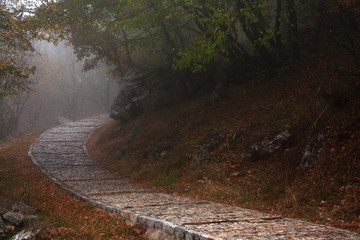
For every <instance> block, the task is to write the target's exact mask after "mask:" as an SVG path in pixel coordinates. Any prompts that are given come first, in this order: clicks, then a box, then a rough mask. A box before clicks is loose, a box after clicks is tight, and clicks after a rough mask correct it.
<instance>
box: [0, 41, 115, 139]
mask: <svg viewBox="0 0 360 240" xmlns="http://www.w3.org/2000/svg"><path fill="white" fill-rule="evenodd" d="M35 48H36V53H35V54H32V56H29V57H28V59H27V60H26V62H27V64H29V65H30V66H36V71H35V74H34V75H32V76H31V77H30V79H29V81H30V85H29V89H28V90H27V91H24V92H19V93H18V95H16V96H8V97H7V98H5V100H4V101H3V103H2V105H1V106H0V108H1V109H0V110H1V111H0V112H1V116H0V122H1V125H2V127H1V132H0V135H3V136H4V135H9V134H10V135H18V134H24V133H28V132H34V131H41V130H45V129H48V128H50V127H53V126H55V125H58V124H59V121H58V118H59V117H63V118H67V119H70V120H78V119H81V118H85V117H88V116H92V115H96V114H100V113H104V112H108V111H109V107H110V104H111V102H112V101H113V99H114V98H115V96H116V94H117V88H118V87H117V85H118V84H117V83H116V81H115V80H114V78H113V77H112V75H111V73H110V72H111V71H110V69H109V68H108V67H106V66H98V67H97V68H96V69H94V70H89V71H86V72H85V71H82V68H83V63H82V62H77V59H76V56H75V54H74V52H73V48H72V47H71V45H70V46H69V45H68V44H66V43H64V42H60V43H59V44H58V45H57V46H55V45H54V44H53V43H48V42H46V41H41V42H37V43H35Z"/></svg>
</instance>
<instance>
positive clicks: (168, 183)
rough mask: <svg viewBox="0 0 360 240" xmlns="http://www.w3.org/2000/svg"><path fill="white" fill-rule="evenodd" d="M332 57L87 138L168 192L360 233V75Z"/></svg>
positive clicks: (104, 156)
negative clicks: (350, 72)
mask: <svg viewBox="0 0 360 240" xmlns="http://www.w3.org/2000/svg"><path fill="white" fill-rule="evenodd" d="M328 64H330V63H327V62H326V61H324V62H323V65H316V66H314V67H304V68H301V69H302V70H294V71H284V73H283V74H282V75H278V77H277V78H275V79H272V80H269V79H265V78H264V77H262V78H260V77H258V78H254V79H258V80H254V79H251V80H252V81H246V83H239V82H238V83H237V84H230V85H229V87H228V88H226V90H222V91H218V90H219V89H217V91H215V92H213V93H212V94H204V95H201V96H198V97H195V98H192V99H190V100H187V101H185V102H183V103H180V104H177V105H174V106H167V107H163V108H162V109H160V110H156V111H150V112H147V113H145V114H143V115H140V116H139V117H137V118H135V119H132V120H129V121H126V122H124V121H123V122H115V121H113V122H110V123H108V124H107V125H106V126H104V127H103V128H102V129H100V130H98V131H97V133H96V134H95V135H94V137H93V138H92V139H91V141H90V143H89V144H90V145H89V147H90V149H91V150H92V154H93V155H94V156H95V157H96V158H97V159H98V161H100V162H101V164H102V165H103V166H105V167H107V168H109V169H110V170H111V171H113V172H114V173H116V174H119V175H120V176H123V177H125V178H128V179H131V180H132V181H135V182H138V183H140V184H143V185H147V186H150V187H153V188H155V189H158V190H161V191H166V192H171V193H175V194H179V195H186V196H193V197H198V198H203V199H210V200H214V201H220V202H225V203H229V204H232V205H237V206H242V207H247V208H253V209H259V210H263V211H267V212H271V213H278V214H282V215H285V216H291V217H297V218H300V219H305V220H310V221H314V222H317V223H322V224H326V225H331V226H336V227H341V228H344V229H349V230H353V231H357V232H360V201H359V200H360V152H359V150H360V148H359V146H360V111H359V109H360V108H359V107H360V105H359V103H360V101H359V92H360V91H359V85H358V84H359V82H358V80H357V78H356V77H351V76H350V75H344V74H343V73H340V72H338V71H335V70H334V71H328V70H326V74H324V71H323V70H324V66H326V69H335V68H331V66H330V65H328ZM220 93H221V94H220ZM214 96H215V97H214Z"/></svg>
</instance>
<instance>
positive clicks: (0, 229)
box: [0, 217, 6, 238]
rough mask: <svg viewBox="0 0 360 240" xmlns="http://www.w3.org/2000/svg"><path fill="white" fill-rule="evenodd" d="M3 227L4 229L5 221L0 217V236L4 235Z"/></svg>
mask: <svg viewBox="0 0 360 240" xmlns="http://www.w3.org/2000/svg"><path fill="white" fill-rule="evenodd" d="M5 229H6V226H5V223H4V221H3V220H2V218H1V217H0V238H2V237H4V236H5Z"/></svg>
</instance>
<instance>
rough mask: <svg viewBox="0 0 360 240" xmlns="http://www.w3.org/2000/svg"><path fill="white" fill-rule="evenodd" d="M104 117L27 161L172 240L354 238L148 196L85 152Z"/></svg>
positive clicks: (69, 128) (66, 132)
mask: <svg viewBox="0 0 360 240" xmlns="http://www.w3.org/2000/svg"><path fill="white" fill-rule="evenodd" d="M108 120H109V119H108V117H107V116H106V115H100V116H97V117H93V118H90V119H86V120H82V121H78V122H69V123H65V124H63V125H60V126H58V127H56V128H53V129H50V130H48V131H47V132H45V133H44V134H43V135H42V136H41V137H40V138H39V139H38V140H37V142H36V143H35V144H34V145H33V146H32V147H31V148H30V151H29V155H30V157H31V158H32V160H33V162H34V163H35V164H37V165H38V166H39V167H40V168H41V170H42V171H43V172H44V173H45V174H46V175H47V176H48V177H50V178H51V179H52V180H53V181H54V182H55V183H56V184H57V185H59V187H61V188H62V189H64V190H66V191H67V192H68V193H69V194H71V195H72V196H73V197H76V198H79V199H83V200H85V201H88V202H89V203H90V204H92V205H94V206H95V207H98V208H101V209H104V210H105V211H107V212H109V213H114V214H117V215H119V216H121V217H123V218H125V219H127V221H128V222H129V223H139V224H140V225H143V226H144V227H146V228H148V229H159V230H162V231H163V232H165V233H167V235H168V236H172V237H173V238H174V239H186V240H205V239H214V240H215V239H216V240H219V239H359V240H360V237H359V235H358V234H356V233H352V232H349V231H345V230H340V229H336V228H331V227H326V226H321V225H316V224H313V223H310V222H305V221H300V220H295V219H290V218H284V217H281V216H275V215H271V214H266V213H261V212H258V211H254V210H249V209H244V208H239V207H233V206H229V205H225V204H219V203H213V202H209V201H202V200H197V199H191V198H184V197H179V196H175V195H169V194H164V193H158V192H154V191H151V190H148V189H145V188H143V187H140V186H137V185H135V184H132V183H129V182H127V181H125V180H123V179H121V178H119V177H116V176H114V175H113V174H111V173H110V172H108V171H107V170H105V169H103V168H101V167H100V166H99V165H97V163H96V162H94V161H93V160H92V159H91V158H90V157H89V156H88V154H87V151H86V143H87V140H88V138H89V136H90V135H91V133H92V132H93V131H94V130H95V129H96V128H98V127H100V126H101V124H102V123H104V122H105V121H108Z"/></svg>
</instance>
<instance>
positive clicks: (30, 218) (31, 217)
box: [24, 215, 39, 225]
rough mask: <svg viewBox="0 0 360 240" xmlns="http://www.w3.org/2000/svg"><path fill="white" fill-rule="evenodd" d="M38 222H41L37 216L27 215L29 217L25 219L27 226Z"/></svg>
mask: <svg viewBox="0 0 360 240" xmlns="http://www.w3.org/2000/svg"><path fill="white" fill-rule="evenodd" d="M37 220H39V217H38V216H36V215H27V216H25V218H24V223H25V224H27V225H29V224H31V223H33V222H35V221H37Z"/></svg>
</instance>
